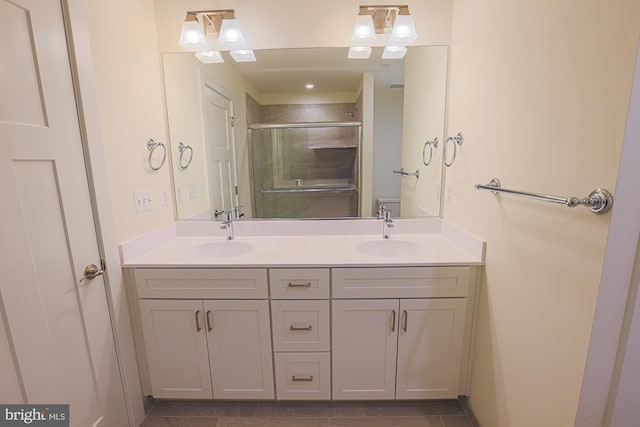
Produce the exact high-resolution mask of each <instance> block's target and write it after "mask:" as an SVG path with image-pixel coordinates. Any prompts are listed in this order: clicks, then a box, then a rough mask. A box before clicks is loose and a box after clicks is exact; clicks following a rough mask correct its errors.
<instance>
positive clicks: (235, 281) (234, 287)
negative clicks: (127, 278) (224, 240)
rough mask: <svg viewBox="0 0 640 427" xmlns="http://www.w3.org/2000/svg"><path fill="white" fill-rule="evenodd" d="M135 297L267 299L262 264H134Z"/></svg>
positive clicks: (264, 271) (265, 279)
mask: <svg viewBox="0 0 640 427" xmlns="http://www.w3.org/2000/svg"><path fill="white" fill-rule="evenodd" d="M134 275H135V281H136V288H137V290H138V298H216V299H267V298H268V291H267V270H266V269H264V268H189V269H179V268H138V269H136V270H135V273H134Z"/></svg>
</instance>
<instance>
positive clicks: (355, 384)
mask: <svg viewBox="0 0 640 427" xmlns="http://www.w3.org/2000/svg"><path fill="white" fill-rule="evenodd" d="M469 270H470V269H469V268H468V267H411V268H395V267H394V268H344V269H341V268H338V269H333V276H332V288H333V302H332V321H333V324H332V344H333V346H332V359H333V379H332V381H333V398H334V399H336V400H341V399H343V400H348V399H357V400H362V399H441V398H456V397H457V396H458V395H459V394H463V393H462V392H461V391H462V390H461V366H462V365H463V362H464V361H465V360H466V357H465V358H463V354H464V350H465V347H466V348H468V345H467V346H465V341H468V338H469V337H470V324H469V323H470V322H466V321H465V320H466V318H467V311H469V309H470V307H469V306H468V304H467V296H468V292H469V289H470V288H471V287H470V286H469V281H470V279H471V278H472V277H471V276H474V275H470V271H469ZM365 297H367V299H365ZM390 297H395V298H390ZM342 298H343V299H342ZM371 298H380V299H371ZM465 338H466V339H465ZM462 388H464V387H462Z"/></svg>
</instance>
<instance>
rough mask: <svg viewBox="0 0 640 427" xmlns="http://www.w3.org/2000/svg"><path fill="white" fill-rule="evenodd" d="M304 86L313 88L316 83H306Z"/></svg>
mask: <svg viewBox="0 0 640 427" xmlns="http://www.w3.org/2000/svg"><path fill="white" fill-rule="evenodd" d="M304 87H306V88H307V89H313V88H314V87H315V85H314V84H313V83H307V84H306V85H304Z"/></svg>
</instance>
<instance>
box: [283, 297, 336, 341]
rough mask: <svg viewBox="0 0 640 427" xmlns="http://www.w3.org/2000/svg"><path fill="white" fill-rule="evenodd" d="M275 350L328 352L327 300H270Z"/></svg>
mask: <svg viewBox="0 0 640 427" xmlns="http://www.w3.org/2000/svg"><path fill="white" fill-rule="evenodd" d="M271 325H272V328H273V329H272V331H273V349H274V351H329V301H317V300H311V301H271Z"/></svg>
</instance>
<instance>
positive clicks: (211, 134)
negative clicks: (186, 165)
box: [203, 84, 238, 213]
mask: <svg viewBox="0 0 640 427" xmlns="http://www.w3.org/2000/svg"><path fill="white" fill-rule="evenodd" d="M203 99H204V117H203V121H204V130H205V132H204V136H205V150H206V156H207V173H208V179H209V192H210V195H209V200H210V204H211V212H212V213H215V212H222V211H230V210H231V209H233V207H234V206H237V205H238V202H237V198H238V197H237V194H236V168H235V164H236V162H235V146H234V140H233V123H232V121H233V110H232V104H231V101H230V100H229V99H228V98H226V97H225V96H224V95H222V94H221V93H220V92H218V91H216V90H215V89H213V88H211V87H210V86H209V85H207V84H205V85H204V94H203Z"/></svg>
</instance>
